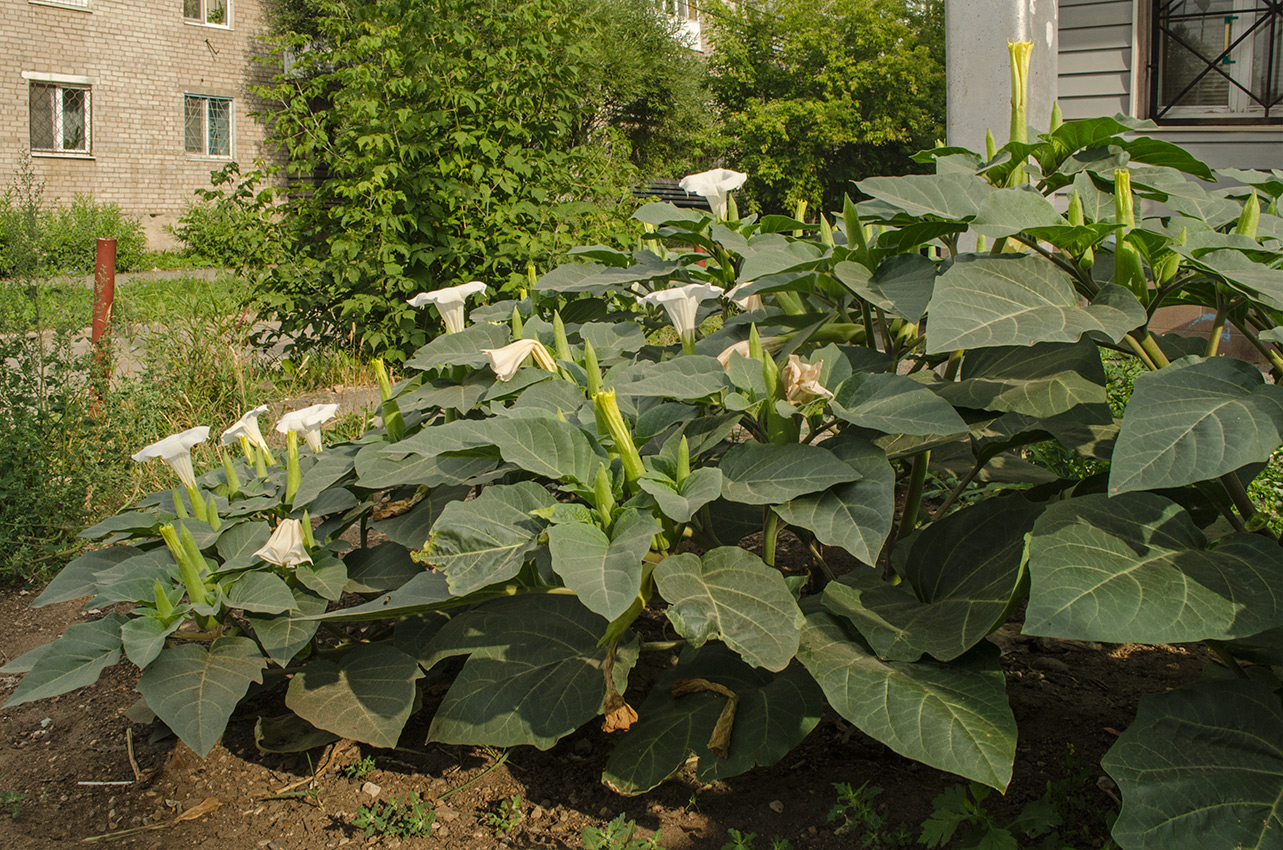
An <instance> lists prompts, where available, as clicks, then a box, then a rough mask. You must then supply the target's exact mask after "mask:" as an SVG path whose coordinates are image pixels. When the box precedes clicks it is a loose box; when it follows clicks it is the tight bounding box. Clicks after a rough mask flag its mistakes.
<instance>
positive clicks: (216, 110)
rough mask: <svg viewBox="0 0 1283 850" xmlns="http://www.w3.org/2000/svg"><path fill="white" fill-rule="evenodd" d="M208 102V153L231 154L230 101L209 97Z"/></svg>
mask: <svg viewBox="0 0 1283 850" xmlns="http://www.w3.org/2000/svg"><path fill="white" fill-rule="evenodd" d="M207 103H208V104H209V119H208V124H209V155H210V156H231V155H232V102H231V101H230V100H224V99H221V98H216V97H211V98H209V99H208V100H207Z"/></svg>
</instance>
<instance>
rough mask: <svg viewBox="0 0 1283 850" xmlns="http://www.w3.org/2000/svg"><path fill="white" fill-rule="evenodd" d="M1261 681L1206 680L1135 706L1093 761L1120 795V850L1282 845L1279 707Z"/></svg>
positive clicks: (1270, 849)
mask: <svg viewBox="0 0 1283 850" xmlns="http://www.w3.org/2000/svg"><path fill="white" fill-rule="evenodd" d="M1275 691H1276V686H1275V685H1274V684H1272V683H1269V682H1257V681H1225V680H1213V681H1206V682H1201V683H1198V684H1195V685H1190V686H1187V687H1184V688H1179V689H1177V690H1174V691H1168V692H1167V693H1163V694H1151V695H1149V696H1144V697H1141V700H1140V708H1139V709H1138V710H1137V711H1136V720H1135V721H1134V722H1133V723H1132V725H1131V726H1129V727H1127V730H1126V731H1124V732H1123V734H1122V735H1121V736H1120V737H1119V738H1118V741H1117V743H1115V744H1114V746H1113V747H1111V748H1110V750H1109V752H1108V753H1106V754H1105V757H1104V758H1103V759H1102V760H1101V767H1103V768H1104V769H1105V770H1106V771H1108V773H1109V775H1110V776H1111V777H1113V779H1114V781H1115V782H1117V783H1118V788H1119V790H1120V791H1122V794H1123V808H1122V811H1121V812H1120V813H1119V815H1118V821H1117V822H1116V823H1115V824H1114V829H1113V833H1114V839H1115V840H1116V841H1118V843H1119V846H1120V847H1122V848H1123V850H1168V849H1169V848H1173V847H1197V848H1199V850H1275V848H1277V847H1280V846H1283V810H1281V809H1283V807H1280V803H1279V801H1280V800H1283V708H1280V704H1279V697H1278V694H1277V693H1276V692H1275Z"/></svg>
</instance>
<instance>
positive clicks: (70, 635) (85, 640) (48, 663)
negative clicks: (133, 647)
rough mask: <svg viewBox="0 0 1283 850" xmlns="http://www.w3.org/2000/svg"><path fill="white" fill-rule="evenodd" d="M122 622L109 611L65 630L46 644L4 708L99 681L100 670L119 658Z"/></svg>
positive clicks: (119, 615) (54, 695)
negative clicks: (102, 615) (97, 617)
mask: <svg viewBox="0 0 1283 850" xmlns="http://www.w3.org/2000/svg"><path fill="white" fill-rule="evenodd" d="M124 623H125V617H124V615H122V614H108V615H107V616H106V617H103V618H102V619H99V620H94V621H92V622H89V623H79V624H77V625H74V626H72V627H70V628H69V629H67V631H65V632H63V634H62V637H60V638H58V639H57V640H55V641H54V642H53V643H51V644H48V645H47V646H46V647H45V651H44V652H43V653H42V654H41V655H40V657H39V658H38V659H37V660H36V663H35V664H34V665H33V666H32V668H31V672H30V673H28V674H27V675H26V676H24V677H23V678H22V681H21V682H19V683H18V687H17V688H16V689H15V690H14V692H13V694H12V695H11V696H10V697H9V699H8V701H7V702H5V704H4V707H5V708H11V707H13V706H15V705H22V704H23V703H24V702H32V701H33V700H38V699H48V698H49V697H56V696H58V695H59V694H65V693H67V692H68V691H74V690H75V689H76V688H83V687H84V686H85V685H92V684H93V683H94V682H96V681H98V677H99V676H101V675H102V671H103V670H105V669H107V668H108V667H110V666H111V665H113V664H115V663H116V662H117V661H119V660H120V651H121V643H120V627H121V626H122V625H124Z"/></svg>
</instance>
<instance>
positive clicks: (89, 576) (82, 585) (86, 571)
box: [31, 546, 143, 608]
mask: <svg viewBox="0 0 1283 850" xmlns="http://www.w3.org/2000/svg"><path fill="white" fill-rule="evenodd" d="M141 554H143V553H142V552H141V551H140V550H138V549H136V548H134V547H133V546H112V547H110V548H107V549H95V550H93V551H92V552H85V553H84V554H83V555H80V556H79V557H77V558H75V559H74V560H72V562H71V563H69V564H67V566H65V567H63V568H62V571H61V572H59V573H58V575H56V576H54V577H53V581H51V582H49V584H48V585H47V586H46V587H45V589H44V591H42V592H41V594H40V595H39V596H37V597H36V600H35V601H34V602H32V603H31V607H32V608H40V607H42V606H44V605H53V604H54V603H57V602H67V601H68V600H71V599H79V598H80V597H82V596H88V595H89V594H91V593H93V592H94V591H95V590H96V589H97V588H98V582H97V580H96V579H95V578H94V574H95V573H97V572H99V571H101V570H105V569H107V568H108V567H114V566H115V565H116V564H119V563H121V562H123V561H126V560H128V559H130V558H133V557H136V556H139V555H141Z"/></svg>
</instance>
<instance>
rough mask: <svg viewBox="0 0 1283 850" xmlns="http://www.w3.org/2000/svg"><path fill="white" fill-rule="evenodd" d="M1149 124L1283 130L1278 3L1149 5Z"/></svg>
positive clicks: (1182, 0)
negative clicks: (1270, 126) (1281, 127)
mask: <svg viewBox="0 0 1283 850" xmlns="http://www.w3.org/2000/svg"><path fill="white" fill-rule="evenodd" d="M1152 44H1153V50H1154V57H1153V60H1154V61H1153V65H1154V75H1153V86H1152V89H1151V103H1153V105H1154V106H1153V110H1152V114H1153V117H1154V118H1155V119H1156V120H1158V121H1161V122H1164V123H1173V124H1181V123H1189V124H1197V123H1203V124H1209V123H1210V124H1261V123H1268V124H1277V123H1283V103H1281V101H1283V2H1279V0H1156V6H1155V14H1154V33H1153V42H1152Z"/></svg>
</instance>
